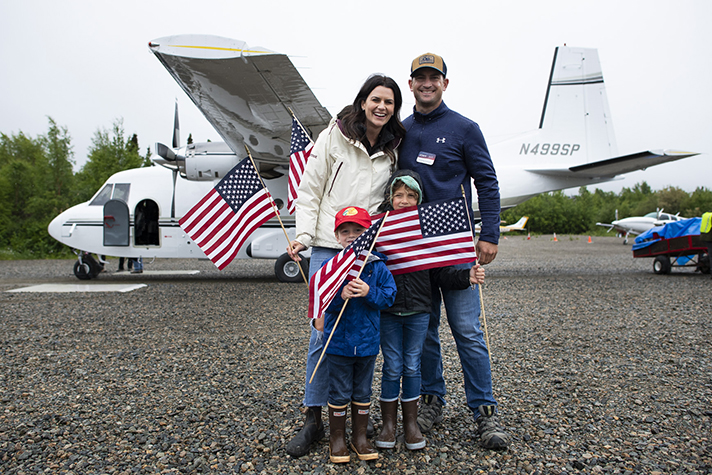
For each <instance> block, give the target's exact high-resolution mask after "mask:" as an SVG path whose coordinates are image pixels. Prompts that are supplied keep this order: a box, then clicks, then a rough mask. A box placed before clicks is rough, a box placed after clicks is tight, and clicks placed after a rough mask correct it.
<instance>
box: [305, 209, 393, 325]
mask: <svg viewBox="0 0 712 475" xmlns="http://www.w3.org/2000/svg"><path fill="white" fill-rule="evenodd" d="M382 222H383V218H381V219H379V220H377V221H376V222H374V223H373V224H371V227H370V228H368V229H367V230H366V231H364V232H363V234H361V235H360V236H359V237H358V238H356V240H355V241H354V242H352V243H351V244H349V246H348V247H347V248H346V249H344V250H343V251H341V252H340V253H338V254H337V255H336V256H334V257H332V258H331V259H330V260H329V261H328V262H327V263H326V264H324V265H323V266H322V267H321V269H319V271H318V272H316V273H315V274H314V275H313V276H312V278H311V279H310V280H309V317H310V318H319V317H320V316H321V315H323V314H324V311H325V310H326V309H327V307H328V306H329V304H330V303H331V301H332V300H333V299H334V296H335V295H336V292H338V290H339V289H340V288H341V284H343V282H344V280H346V278H347V276H348V278H349V280H353V279H354V278H356V276H358V273H359V271H360V269H361V267H363V264H364V261H365V259H366V256H368V253H369V251H370V249H371V244H373V238H374V237H375V236H376V233H378V229H379V228H380V227H381V223H382Z"/></svg>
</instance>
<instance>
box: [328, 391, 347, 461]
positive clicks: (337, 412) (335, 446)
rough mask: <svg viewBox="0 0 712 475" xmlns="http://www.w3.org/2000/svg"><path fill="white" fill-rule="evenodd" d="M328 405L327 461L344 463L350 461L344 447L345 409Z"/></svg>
mask: <svg viewBox="0 0 712 475" xmlns="http://www.w3.org/2000/svg"><path fill="white" fill-rule="evenodd" d="M347 407H348V405H344V406H332V405H331V404H329V461H331V463H346V462H350V461H351V455H350V454H349V448H348V447H347V446H346V408H347Z"/></svg>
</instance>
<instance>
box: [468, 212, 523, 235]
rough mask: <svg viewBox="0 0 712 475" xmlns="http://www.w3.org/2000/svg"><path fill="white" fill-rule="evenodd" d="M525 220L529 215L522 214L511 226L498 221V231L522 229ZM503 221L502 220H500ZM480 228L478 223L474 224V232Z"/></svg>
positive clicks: (506, 231)
mask: <svg viewBox="0 0 712 475" xmlns="http://www.w3.org/2000/svg"><path fill="white" fill-rule="evenodd" d="M527 221H529V216H522V217H521V218H519V221H517V222H516V223H514V224H513V225H511V226H502V224H501V223H500V225H499V232H500V233H508V232H510V231H524V226H525V225H526V224H527ZM502 222H504V221H502ZM480 230H481V227H480V223H477V224H475V232H476V233H479V232H480Z"/></svg>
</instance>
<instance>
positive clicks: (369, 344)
mask: <svg viewBox="0 0 712 475" xmlns="http://www.w3.org/2000/svg"><path fill="white" fill-rule="evenodd" d="M386 260H387V257H386V256H384V255H383V254H381V253H378V252H373V253H372V254H371V256H370V257H369V260H368V262H367V263H366V265H365V266H364V268H363V272H362V273H361V280H363V281H364V282H366V284H368V286H369V290H368V295H366V296H365V297H358V298H353V299H351V300H349V304H348V305H347V306H346V310H344V313H343V315H341V320H340V321H339V326H337V327H336V331H335V332H334V336H333V338H332V339H331V342H330V343H329V346H328V348H327V349H326V353H327V354H330V355H340V356H375V355H377V354H378V349H379V346H380V343H381V333H380V331H381V310H385V309H387V308H388V307H390V306H391V305H393V302H394V300H395V298H396V283H395V281H394V280H393V276H392V275H391V271H389V270H388V268H387V267H386V262H385V261H386ZM345 285H346V284H345V283H344V285H342V286H341V289H343V287H344V286H345ZM341 289H339V291H338V292H337V294H336V296H335V297H334V300H332V301H331V304H330V305H329V308H327V309H326V312H324V342H326V341H327V340H328V339H329V335H330V334H331V331H332V329H333V328H334V323H335V322H336V319H337V317H338V316H339V312H341V308H342V307H343V306H344V299H342V298H341Z"/></svg>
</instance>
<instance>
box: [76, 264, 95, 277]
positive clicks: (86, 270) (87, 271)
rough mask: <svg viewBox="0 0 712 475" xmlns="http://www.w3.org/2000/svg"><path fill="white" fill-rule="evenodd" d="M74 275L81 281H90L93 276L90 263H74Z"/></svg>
mask: <svg viewBox="0 0 712 475" xmlns="http://www.w3.org/2000/svg"><path fill="white" fill-rule="evenodd" d="M74 275H75V276H76V277H77V279H79V280H89V279H91V278H92V276H93V272H92V269H91V266H90V265H89V264H88V263H86V262H85V263H83V264H80V263H79V261H77V262H75V263H74Z"/></svg>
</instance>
